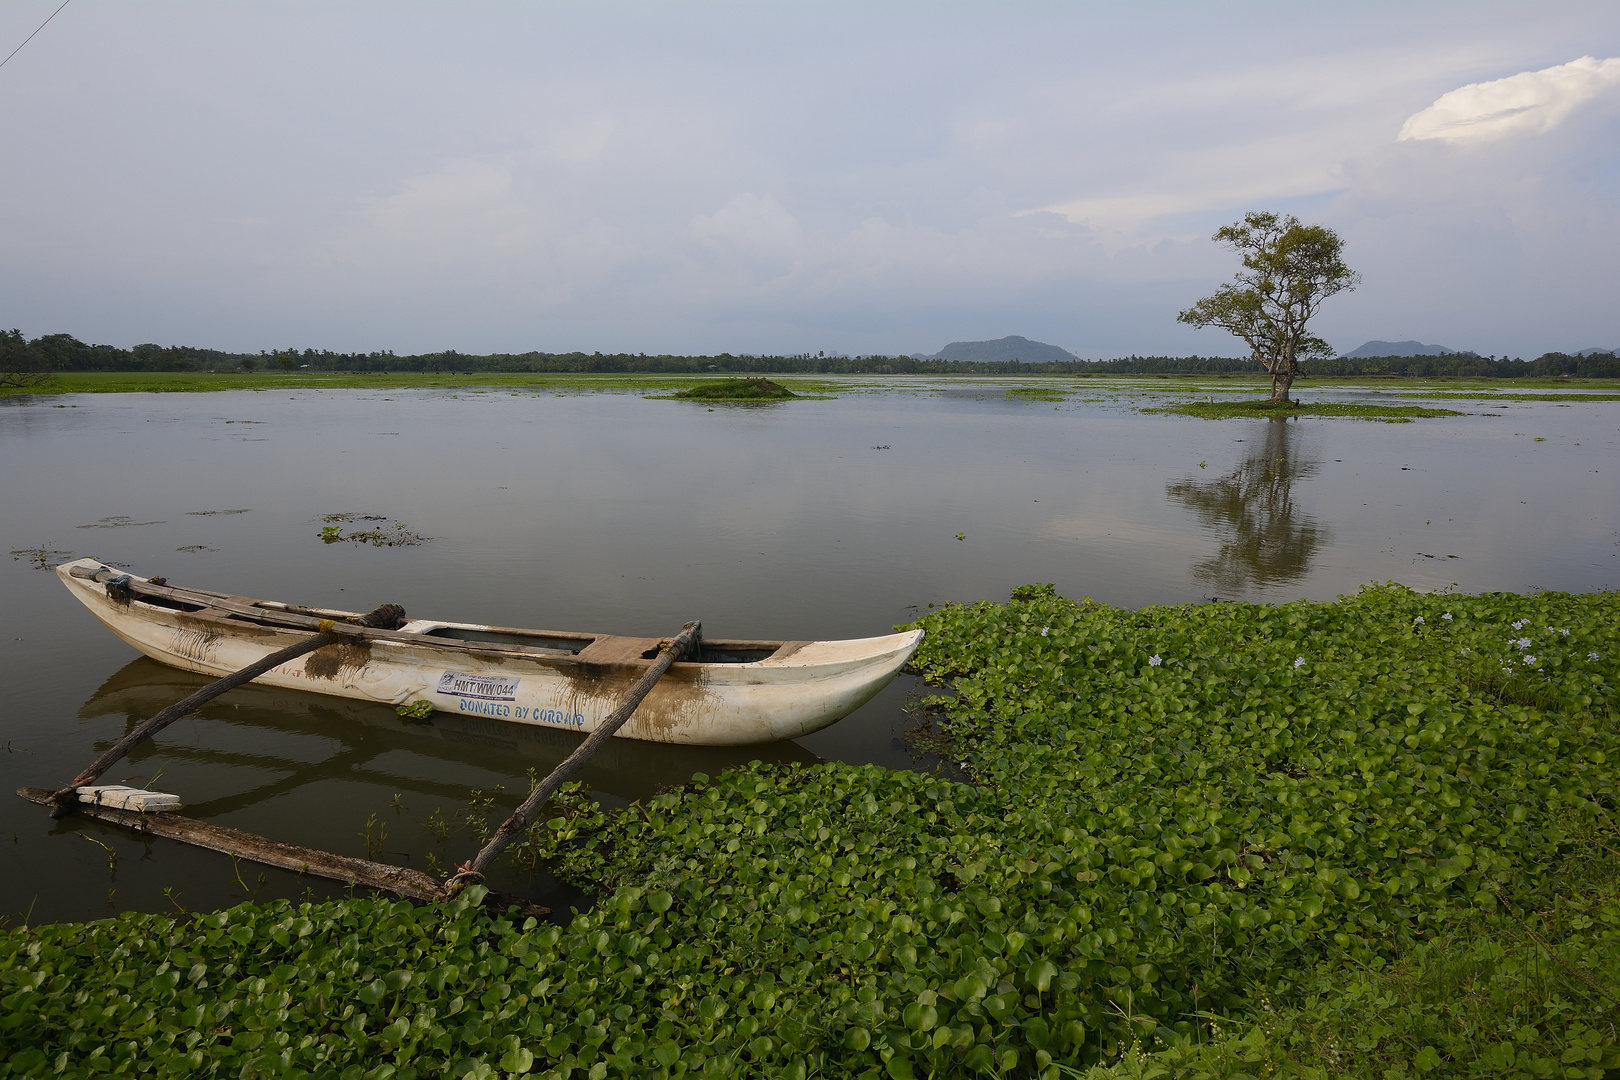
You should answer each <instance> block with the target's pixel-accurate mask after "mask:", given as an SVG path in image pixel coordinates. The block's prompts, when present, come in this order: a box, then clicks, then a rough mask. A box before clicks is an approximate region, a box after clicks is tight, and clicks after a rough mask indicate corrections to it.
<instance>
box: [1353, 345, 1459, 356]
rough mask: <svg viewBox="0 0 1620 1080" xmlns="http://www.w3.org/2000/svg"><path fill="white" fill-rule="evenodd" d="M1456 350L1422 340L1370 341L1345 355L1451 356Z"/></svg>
mask: <svg viewBox="0 0 1620 1080" xmlns="http://www.w3.org/2000/svg"><path fill="white" fill-rule="evenodd" d="M1456 351H1457V350H1456V349H1448V348H1446V347H1445V346H1444V345H1425V344H1423V342H1421V341H1369V342H1367V344H1365V345H1363V346H1362V347H1361V348H1359V349H1357V350H1356V351H1355V352H1347V353H1345V354H1344V355H1345V356H1347V357H1349V358H1350V359H1352V360H1359V359H1361V358H1362V357H1364V356H1450V355H1452V354H1453V353H1455V352H1456Z"/></svg>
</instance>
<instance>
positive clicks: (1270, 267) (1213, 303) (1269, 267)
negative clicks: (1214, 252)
mask: <svg viewBox="0 0 1620 1080" xmlns="http://www.w3.org/2000/svg"><path fill="white" fill-rule="evenodd" d="M1214 238H1215V239H1216V240H1218V241H1219V242H1221V243H1223V244H1225V245H1227V246H1228V247H1230V248H1231V249H1232V250H1233V251H1236V252H1238V253H1239V254H1240V255H1242V256H1243V269H1242V270H1240V271H1238V273H1237V275H1236V281H1235V282H1234V283H1233V284H1230V285H1222V286H1221V287H1220V288H1219V289H1217V290H1215V295H1214V296H1206V297H1204V298H1203V299H1202V300H1200V301H1198V303H1196V304H1194V305H1193V306H1192V307H1190V308H1188V309H1187V310H1186V311H1183V312H1182V313H1181V314H1180V315H1178V316H1176V319H1177V321H1178V322H1184V323H1188V324H1190V325H1192V326H1196V327H1199V328H1200V329H1201V328H1203V327H1205V326H1218V327H1220V328H1221V329H1222V330H1230V331H1231V332H1232V333H1234V334H1236V335H1237V336H1238V337H1240V338H1242V339H1243V340H1244V341H1245V342H1247V343H1248V346H1249V348H1250V349H1252V350H1254V358H1255V359H1256V360H1258V361H1259V362H1260V366H1261V367H1263V368H1265V369H1266V371H1267V372H1268V373H1269V374H1270V375H1271V400H1272V401H1287V400H1289V398H1288V389H1289V387H1291V386H1292V385H1293V384H1294V379H1295V378H1297V377H1298V375H1299V366H1300V365H1301V364H1302V363H1304V362H1305V361H1306V360H1309V359H1311V358H1312V357H1329V356H1332V355H1333V349H1332V348H1331V347H1330V346H1329V345H1328V343H1327V342H1325V341H1323V340H1322V339H1321V338H1319V337H1317V336H1315V335H1314V334H1309V333H1306V331H1305V324H1306V323H1307V322H1309V321H1310V319H1311V316H1313V315H1315V314H1316V310H1317V308H1319V307H1321V306H1322V301H1323V300H1326V299H1327V298H1328V297H1330V296H1332V295H1333V294H1334V293H1337V292H1344V291H1346V290H1349V289H1354V288H1355V287H1356V285H1357V284H1359V283H1360V281H1361V275H1360V274H1358V273H1356V272H1355V271H1354V270H1351V269H1350V268H1349V267H1348V266H1346V265H1345V264H1344V259H1343V258H1341V257H1340V253H1341V252H1342V251H1343V250H1344V241H1342V240H1340V239H1339V234H1338V233H1336V232H1334V231H1333V230H1332V229H1328V228H1324V227H1323V226H1321V225H1301V224H1300V223H1299V219H1298V218H1296V217H1294V216H1293V215H1292V214H1290V215H1288V216H1287V217H1278V216H1277V215H1276V214H1271V213H1252V214H1245V215H1243V220H1242V221H1239V222H1235V223H1233V224H1231V225H1223V226H1222V227H1221V228H1220V229H1219V230H1217V231H1216V233H1215V237H1214Z"/></svg>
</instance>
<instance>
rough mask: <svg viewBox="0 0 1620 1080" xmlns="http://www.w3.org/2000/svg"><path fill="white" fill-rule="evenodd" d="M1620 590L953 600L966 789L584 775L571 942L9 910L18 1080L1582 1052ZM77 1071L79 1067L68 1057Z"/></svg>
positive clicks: (953, 717) (1254, 1064) (1465, 1069)
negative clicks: (639, 790) (1119, 603)
mask: <svg viewBox="0 0 1620 1080" xmlns="http://www.w3.org/2000/svg"><path fill="white" fill-rule="evenodd" d="M1617 616H1620V597H1617V596H1616V595H1615V594H1612V593H1601V594H1595V595H1589V596H1570V595H1564V594H1552V593H1543V594H1539V595H1536V596H1533V597H1525V596H1516V595H1511V594H1490V595H1485V596H1478V597H1460V596H1439V595H1430V596H1423V595H1419V594H1417V593H1414V592H1412V591H1410V590H1407V589H1404V588H1400V587H1396V586H1388V587H1379V588H1372V589H1368V590H1364V591H1363V592H1362V593H1361V594H1360V595H1358V596H1355V597H1352V598H1348V599H1344V600H1341V601H1340V602H1338V603H1332V604H1310V603H1298V604H1288V605H1283V606H1277V607H1273V606H1265V605H1236V604H1219V605H1202V606H1189V607H1181V608H1146V609H1142V610H1140V611H1122V610H1118V609H1114V608H1109V607H1106V606H1103V605H1100V604H1094V603H1091V602H1089V601H1081V602H1078V603H1075V602H1071V601H1068V600H1066V599H1063V598H1061V597H1059V596H1057V595H1056V593H1055V591H1054V590H1052V589H1051V587H1050V586H1028V587H1025V588H1022V589H1019V590H1016V591H1015V593H1014V597H1013V600H1012V602H1011V603H1009V604H1006V605H996V604H989V603H982V604H975V605H970V606H952V607H949V608H946V609H943V610H941V611H939V612H936V613H933V614H930V615H929V616H927V617H926V618H924V619H922V620H920V622H919V623H918V625H921V626H923V627H924V628H926V629H927V630H928V637H927V639H926V640H925V642H924V644H923V647H922V650H921V651H920V652H919V654H918V656H917V658H916V661H915V663H916V665H917V667H918V668H919V669H920V670H921V671H922V672H923V673H924V674H925V675H927V676H928V677H929V678H930V679H931V680H932V681H934V682H936V683H949V684H950V686H951V688H952V690H953V691H954V696H953V697H951V698H949V699H941V700H938V701H936V702H935V706H936V707H937V708H938V709H940V710H942V713H943V716H942V721H941V722H942V723H943V725H944V728H945V730H946V732H947V733H948V735H949V736H950V737H951V739H952V740H953V742H954V745H955V746H956V747H957V748H958V751H957V752H958V753H960V754H961V755H962V757H963V759H964V765H965V767H966V768H967V769H968V770H969V771H970V773H971V775H972V777H973V783H971V784H966V785H964V784H957V783H952V782H948V781H946V780H943V779H940V778H937V777H928V776H921V775H917V774H914V773H902V772H888V771H885V770H882V769H878V768H874V767H858V766H847V765H837V764H828V765H817V766H814V767H803V766H797V765H793V766H761V765H758V764H755V765H752V766H750V767H749V768H746V769H739V770H735V771H733V772H728V773H726V774H724V775H722V776H720V777H718V778H715V779H712V780H711V779H710V778H708V777H705V776H701V775H700V776H698V777H696V778H694V781H693V782H692V783H691V784H690V785H688V786H687V787H686V788H683V789H682V790H679V791H672V792H666V793H663V794H660V795H658V796H656V797H654V798H652V799H649V800H647V801H646V802H644V803H642V804H639V805H636V806H632V807H631V808H629V810H627V811H625V812H622V813H614V814H611V815H609V814H604V813H603V812H602V811H600V810H599V809H598V808H596V807H594V806H593V805H592V804H591V803H590V802H589V800H588V799H586V798H585V797H584V795H583V793H582V792H580V791H579V790H577V789H576V790H573V791H570V792H568V793H567V794H566V795H564V796H563V797H562V802H561V804H560V806H559V807H558V811H557V813H558V816H556V817H554V818H553V819H552V820H551V821H549V822H546V823H543V824H541V825H539V826H537V827H536V830H535V831H534V833H533V834H531V836H530V837H529V842H530V844H531V845H532V846H533V850H534V851H535V852H536V853H538V854H540V855H543V856H544V857H547V858H550V859H553V860H554V861H555V864H556V866H557V870H558V872H559V874H561V875H562V876H564V877H565V878H569V879H571V880H573V881H575V882H577V883H580V884H582V885H585V886H587V887H593V888H595V889H596V890H597V891H598V894H599V900H598V903H597V905H596V907H595V908H593V909H592V910H591V911H588V912H586V913H584V914H581V915H578V916H576V917H575V918H574V919H573V920H572V922H571V923H570V924H569V925H568V926H567V927H566V928H561V927H555V926H544V925H539V924H534V923H532V922H526V923H524V924H523V925H522V926H518V925H514V924H513V922H512V921H511V920H509V919H507V918H506V917H504V916H503V915H502V914H501V913H499V912H493V911H486V910H484V909H483V907H481V906H480V905H479V903H478V900H479V899H480V894H478V893H475V892H469V893H468V894H464V896H463V898H462V899H461V900H458V901H457V902H456V903H454V904H451V905H448V906H446V907H442V908H416V907H413V906H411V905H408V904H404V903H397V904H396V903H389V902H387V901H383V900H373V899H356V900H348V901H343V902H340V903H335V904H322V905H303V906H300V907H293V906H291V905H288V904H285V903H281V904H272V905H266V906H263V907H256V906H252V905H244V906H243V907H239V908H235V909H232V910H230V911H227V912H219V913H214V914H210V915H203V916H195V917H190V918H182V919H176V918H166V917H156V916H147V915H129V916H124V917H122V918H120V919H117V920H112V921H107V922H100V923H89V924H83V925H61V926H45V927H36V928H27V929H22V930H17V931H12V932H10V933H7V934H6V935H4V937H3V938H0V994H3V995H4V996H3V997H0V1005H3V1019H0V1051H3V1052H4V1055H5V1056H6V1057H7V1058H8V1059H9V1065H8V1067H9V1068H10V1069H11V1071H12V1073H13V1074H22V1075H31V1074H43V1073H50V1072H52V1071H53V1070H56V1069H57V1068H58V1067H59V1066H60V1068H61V1071H62V1074H63V1075H68V1074H77V1075H88V1074H89V1073H91V1072H93V1071H104V1072H109V1073H112V1074H117V1073H118V1072H120V1071H123V1072H132V1071H136V1070H137V1069H140V1070H145V1071H153V1072H157V1073H159V1074H164V1073H165V1071H166V1072H167V1073H168V1074H176V1075H178V1074H185V1075H205V1074H213V1075H231V1076H237V1075H244V1076H253V1075H272V1074H274V1075H281V1074H288V1075H293V1074H296V1073H298V1072H302V1073H306V1074H309V1075H314V1076H337V1077H343V1078H345V1080H347V1078H358V1077H362V1076H371V1077H376V1078H378V1080H382V1078H384V1077H390V1076H397V1077H400V1078H402V1080H412V1078H414V1077H417V1076H427V1075H434V1076H438V1075H455V1076H465V1075H474V1076H493V1075H496V1074H497V1073H520V1074H521V1073H534V1074H538V1075H547V1076H557V1077H561V1076H571V1077H588V1078H595V1080H601V1078H603V1077H608V1076H650V1077H657V1076H682V1075H686V1076H693V1075H697V1076H750V1077H752V1076H785V1077H807V1076H854V1075H873V1076H888V1077H907V1076H914V1077H925V1076H940V1077H945V1076H981V1075H985V1076H988V1075H1014V1076H1041V1077H1046V1078H1058V1077H1074V1076H1087V1075H1093V1076H1098V1077H1103V1076H1127V1075H1141V1076H1150V1075H1151V1076H1171V1075H1174V1076H1188V1077H1194V1076H1197V1077H1202V1076H1210V1077H1217V1076H1223V1077H1238V1076H1257V1075H1262V1074H1276V1075H1290V1074H1291V1075H1301V1076H1322V1075H1327V1074H1329V1073H1332V1074H1334V1075H1338V1074H1341V1073H1350V1074H1357V1075H1368V1076H1373V1075H1379V1076H1384V1075H1388V1076H1397V1075H1402V1074H1403V1073H1407V1074H1411V1075H1418V1074H1428V1075H1442V1074H1445V1075H1459V1076H1515V1075H1522V1076H1554V1075H1557V1076H1583V1077H1602V1076H1603V1075H1604V1074H1605V1070H1606V1069H1609V1068H1612V1067H1614V1066H1615V1065H1616V1064H1620V1055H1617V1053H1616V1051H1615V1049H1614V1048H1615V1046H1616V1043H1617V1040H1616V1036H1615V1025H1616V1021H1617V1018H1620V1013H1617V1008H1620V1007H1617V1005H1616V1001H1617V999H1620V987H1616V986H1615V980H1614V976H1613V974H1612V972H1613V971H1615V970H1620V944H1617V942H1616V926H1617V922H1620V903H1617V901H1616V897H1615V888H1614V885H1613V882H1614V878H1615V875H1614V874H1613V873H1612V870H1613V868H1614V865H1615V863H1614V858H1615V856H1614V849H1617V848H1620V840H1617V836H1616V824H1615V817H1614V815H1615V770H1614V762H1615V760H1616V754H1620V740H1617V737H1616V730H1615V705H1616V700H1617V694H1620V690H1617V686H1620V680H1617V678H1616V665H1615V660H1614V658H1615V656H1616V655H1617V653H1620V630H1617V627H1620V617H1617ZM98 1063H100V1064H98Z"/></svg>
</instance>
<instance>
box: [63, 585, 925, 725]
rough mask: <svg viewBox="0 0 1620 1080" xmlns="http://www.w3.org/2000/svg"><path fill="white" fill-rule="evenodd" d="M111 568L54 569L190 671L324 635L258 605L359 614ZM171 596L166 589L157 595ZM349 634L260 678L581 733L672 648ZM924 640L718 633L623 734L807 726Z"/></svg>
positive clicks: (404, 630)
mask: <svg viewBox="0 0 1620 1080" xmlns="http://www.w3.org/2000/svg"><path fill="white" fill-rule="evenodd" d="M105 569H106V568H105V567H104V566H103V564H101V563H99V562H96V561H94V560H91V559H80V560H78V561H76V562H72V563H66V564H64V565H62V566H59V567H57V574H58V575H59V576H60V577H61V578H62V581H63V582H64V583H65V584H66V585H67V587H68V589H69V591H70V592H72V593H73V594H74V596H76V597H77V598H78V599H79V600H80V602H82V603H83V604H84V605H85V607H87V608H89V609H90V611H91V612H92V613H93V614H94V615H95V616H96V618H98V619H100V620H101V621H102V622H103V623H104V624H106V626H107V627H108V629H110V630H112V632H113V633H115V634H117V635H118V636H119V637H121V638H123V639H124V640H125V641H127V642H128V643H129V644H131V645H133V646H134V647H135V648H136V649H139V650H140V651H141V652H142V653H145V654H146V655H147V656H149V657H151V658H152V659H154V660H157V661H159V662H161V663H164V664H169V665H171V666H173V667H177V668H181V669H183V670H186V671H195V672H200V673H203V674H209V675H225V674H228V673H230V672H233V671H238V670H240V669H242V668H244V667H247V666H248V665H249V664H251V663H254V662H255V661H258V660H261V659H263V658H264V657H266V656H268V655H269V654H271V653H273V652H276V651H277V650H280V649H282V648H285V647H286V646H288V645H291V644H293V643H295V642H297V641H300V640H303V639H305V638H307V637H309V636H310V634H311V633H312V630H311V629H310V628H308V627H302V628H300V627H297V626H281V625H266V624H265V623H264V622H262V621H259V620H260V616H259V615H258V614H256V613H262V616H263V618H264V619H268V620H272V621H274V620H275V619H277V618H278V617H280V618H284V619H288V620H294V619H303V621H305V622H311V621H313V620H314V619H316V618H327V619H334V620H338V621H340V622H341V621H344V620H348V619H353V618H354V617H355V615H354V613H351V612H343V611H335V610H328V609H315V608H295V607H290V606H289V605H285V604H275V603H269V602H263V601H254V600H250V599H248V598H245V597H237V596H230V595H228V594H224V593H216V592H209V591H204V590H198V589H185V590H180V589H171V588H168V587H166V586H165V587H162V588H159V587H156V586H150V585H148V584H147V582H148V579H144V578H140V577H137V576H135V575H130V578H131V579H132V581H134V582H136V583H141V584H143V585H147V587H146V588H143V589H140V590H138V591H137V595H136V596H135V597H134V598H131V599H123V600H120V599H114V598H113V597H111V596H109V595H108V590H107V587H106V585H105V584H103V583H102V582H99V581H95V580H92V579H91V576H90V575H92V574H96V575H98V576H100V577H102V578H105V577H106V576H107V575H106V573H104V572H103V571H104V570H105ZM114 573H117V572H116V571H114ZM159 592H161V593H162V594H163V595H161V596H159V595H147V594H149V593H152V594H155V593H159ZM188 609H189V610H188ZM344 629H345V630H346V631H349V633H348V635H346V636H345V637H344V639H343V640H341V641H339V642H338V643H337V644H334V645H327V646H324V647H322V648H320V649H317V650H316V651H314V652H312V653H308V654H306V655H304V656H302V657H299V658H297V659H295V660H293V661H290V662H288V663H286V664H282V665H281V666H279V667H276V668H272V669H271V670H270V671H268V672H266V673H265V674H263V675H260V676H259V677H258V679H256V680H255V681H256V682H261V683H268V684H270V685H272V686H281V687H288V688H293V689H299V690H307V691H311V692H314V693H318V694H330V695H334V696H337V697H345V698H355V699H358V700H362V701H375V702H381V703H384V704H388V705H395V706H401V705H412V704H415V703H417V702H424V701H425V702H428V703H430V704H431V705H432V707H433V709H434V710H436V711H439V712H448V713H457V714H461V715H473V716H479V717H486V718H489V719H494V720H501V721H506V722H510V723H516V724H529V725H533V726H536V727H543V728H550V729H554V730H565V731H572V732H576V733H578V734H581V735H584V734H589V733H590V732H591V731H593V730H595V729H596V727H597V725H598V724H600V723H601V722H602V721H604V720H605V719H606V718H607V717H608V715H609V714H610V713H612V712H613V710H614V708H615V707H616V706H617V705H618V703H619V701H620V699H621V698H622V697H623V695H624V692H625V690H626V689H628V687H629V686H630V685H631V684H632V683H633V682H634V681H635V680H636V679H637V678H639V677H640V675H641V674H642V673H643V672H644V671H645V670H646V669H647V667H648V666H649V665H650V664H651V662H652V659H651V656H643V655H642V654H643V653H652V654H656V650H657V648H658V646H659V645H660V644H662V643H661V642H660V641H659V640H658V639H653V638H628V637H617V636H609V635H591V634H554V633H549V632H540V631H528V630H511V629H506V628H501V627H490V626H481V625H476V624H470V623H444V622H433V621H429V620H415V621H412V622H408V623H406V624H405V625H404V626H402V627H401V628H400V630H399V631H397V632H375V631H361V630H359V629H358V628H355V629H353V630H350V628H349V627H347V626H345V627H344ZM436 635H437V636H436ZM666 640H667V639H666ZM921 640H922V631H920V630H914V631H910V632H908V633H902V634H888V635H884V636H882V637H873V638H860V639H855V640H848V641H807V642H705V646H706V650H708V649H709V648H710V647H712V651H706V652H705V653H704V654H703V656H705V657H709V656H715V657H727V658H728V659H725V660H714V661H710V660H707V659H705V660H696V661H692V660H682V661H677V662H676V663H675V664H674V665H673V666H672V667H671V668H670V670H669V672H668V674H666V675H665V676H664V678H663V679H662V680H661V681H660V682H659V683H658V684H657V685H656V686H655V687H654V688H653V690H652V692H651V693H650V694H648V696H647V698H646V699H645V700H644V701H643V702H642V704H641V705H640V707H639V708H637V710H636V712H635V714H634V715H633V716H632V717H631V718H630V721H629V722H628V723H627V724H625V725H624V727H623V728H621V729H619V731H618V733H617V735H618V737H620V738H628V739H641V740H645V741H648V742H662V743H680V744H685V745H694V746H746V745H750V744H755V743H769V742H778V741H782V740H786V739H794V738H797V737H799V736H801V735H807V734H809V733H810V732H813V731H817V730H820V729H821V728H824V727H826V726H827V725H829V724H831V723H833V722H835V721H837V720H839V719H842V718H843V717H845V716H847V715H849V714H850V713H851V712H853V711H854V710H856V709H858V708H859V707H860V706H861V705H863V704H865V703H866V702H867V701H869V700H870V699H871V698H872V696H873V695H875V694H876V693H877V692H878V691H879V690H881V689H882V688H883V687H884V686H885V685H887V684H888V682H889V680H890V679H892V678H893V677H894V675H895V674H896V673H897V672H898V671H899V670H900V669H901V668H902V667H903V666H904V665H905V663H906V661H907V660H908V659H910V657H911V654H912V653H913V652H915V651H916V648H917V645H918V644H919V643H920V642H921ZM536 643H549V644H547V645H544V646H542V645H540V644H536ZM559 644H560V647H553V646H558V645H559ZM575 646H577V648H574V647H575ZM755 656H758V657H759V658H758V659H748V660H746V661H745V662H738V659H737V658H738V657H750V658H751V657H755Z"/></svg>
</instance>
